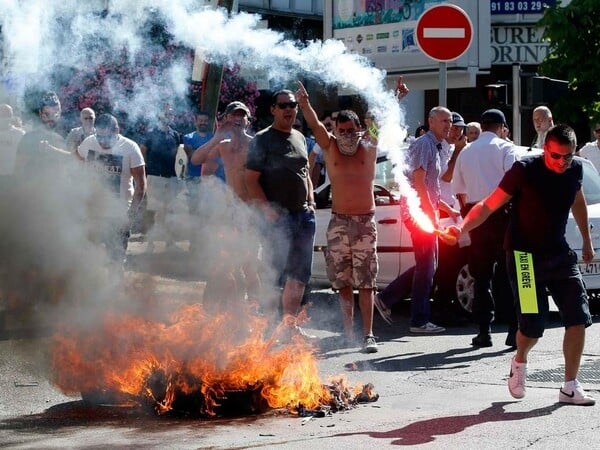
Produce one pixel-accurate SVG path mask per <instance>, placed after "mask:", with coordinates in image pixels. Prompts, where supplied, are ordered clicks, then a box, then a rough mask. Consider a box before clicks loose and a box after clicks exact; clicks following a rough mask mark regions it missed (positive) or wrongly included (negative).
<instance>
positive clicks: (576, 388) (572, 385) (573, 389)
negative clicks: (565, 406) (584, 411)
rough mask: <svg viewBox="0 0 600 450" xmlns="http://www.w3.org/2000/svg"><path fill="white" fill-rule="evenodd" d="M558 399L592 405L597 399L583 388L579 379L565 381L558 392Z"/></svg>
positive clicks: (564, 401) (561, 401)
mask: <svg viewBox="0 0 600 450" xmlns="http://www.w3.org/2000/svg"><path fill="white" fill-rule="evenodd" d="M558 401H559V402H560V403H570V404H572V405H585V406H592V405H594V404H596V400H594V398H593V397H591V396H590V395H588V393H587V392H585V391H584V390H583V388H582V387H581V384H579V381H577V380H573V381H567V382H566V383H563V385H562V387H561V388H560V392H559V394H558Z"/></svg>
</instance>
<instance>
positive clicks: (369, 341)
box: [363, 334, 378, 353]
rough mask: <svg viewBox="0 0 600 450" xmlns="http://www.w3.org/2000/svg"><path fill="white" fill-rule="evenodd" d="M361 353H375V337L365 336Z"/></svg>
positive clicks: (376, 349)
mask: <svg viewBox="0 0 600 450" xmlns="http://www.w3.org/2000/svg"><path fill="white" fill-rule="evenodd" d="M363 351H364V352H365V353H377V351H378V348H377V342H376V341H375V336H373V335H372V334H370V335H368V336H365V341H364V344H363Z"/></svg>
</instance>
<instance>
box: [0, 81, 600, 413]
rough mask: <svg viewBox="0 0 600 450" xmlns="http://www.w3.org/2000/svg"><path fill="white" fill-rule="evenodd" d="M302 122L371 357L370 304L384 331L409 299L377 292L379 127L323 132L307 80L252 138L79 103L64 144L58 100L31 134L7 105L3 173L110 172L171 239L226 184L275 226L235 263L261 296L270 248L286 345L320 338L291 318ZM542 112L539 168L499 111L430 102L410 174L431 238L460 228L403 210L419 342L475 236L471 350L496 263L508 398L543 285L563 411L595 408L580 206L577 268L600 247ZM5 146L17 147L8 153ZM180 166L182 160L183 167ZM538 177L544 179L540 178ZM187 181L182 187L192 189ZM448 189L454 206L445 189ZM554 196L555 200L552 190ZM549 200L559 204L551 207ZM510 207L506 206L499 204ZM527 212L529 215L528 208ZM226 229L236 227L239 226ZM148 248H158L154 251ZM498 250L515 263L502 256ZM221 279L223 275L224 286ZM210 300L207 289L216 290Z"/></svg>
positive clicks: (310, 200)
mask: <svg viewBox="0 0 600 450" xmlns="http://www.w3.org/2000/svg"><path fill="white" fill-rule="evenodd" d="M407 93H408V89H407V88H406V86H405V85H404V84H403V83H402V81H401V79H399V82H398V87H397V89H396V94H397V96H398V98H399V99H400V98H402V97H403V96H404V95H406V94H407ZM299 111H301V112H302V116H303V118H304V120H305V121H306V123H307V125H308V127H309V128H310V129H311V131H312V133H313V135H314V138H311V139H312V140H314V142H312V144H314V147H315V148H318V149H319V151H320V153H321V154H322V156H321V162H322V163H323V164H325V165H326V167H327V177H328V179H329V182H330V184H331V198H332V216H331V219H330V222H329V226H328V229H327V243H328V245H327V251H326V253H325V259H326V262H327V272H328V276H329V279H330V281H331V284H332V287H333V288H334V289H335V290H336V291H337V292H338V293H339V301H340V307H341V308H340V309H341V316H342V326H343V330H344V337H345V338H346V340H347V342H356V341H355V336H354V296H353V293H354V290H358V294H359V295H358V304H359V308H360V314H361V319H362V336H363V339H362V342H361V343H362V349H363V351H364V352H366V353H374V352H377V351H378V345H377V342H376V338H375V336H374V335H373V311H374V307H376V308H377V310H378V311H379V312H380V313H381V315H382V316H383V318H384V319H385V320H386V321H388V322H391V310H390V307H391V305H392V304H393V303H395V302H397V301H398V300H400V297H399V295H396V294H395V293H394V286H395V285H396V284H395V283H392V284H391V285H390V286H388V288H386V289H385V290H384V291H383V292H382V293H380V294H378V295H377V296H374V293H375V291H376V289H377V284H376V278H377V271H378V260H377V230H376V224H375V220H374V213H375V202H374V197H373V192H372V186H373V182H374V178H375V164H376V161H377V152H376V150H375V149H376V147H377V133H376V126H374V125H373V121H374V117H372V116H370V117H369V120H370V121H371V122H370V123H371V125H369V126H368V127H367V128H363V127H362V126H361V121H360V119H359V117H358V115H357V114H356V113H355V112H354V111H352V110H341V111H338V112H337V113H336V116H335V119H334V120H331V119H330V120H331V121H330V123H329V124H327V123H325V121H323V120H319V118H318V115H317V113H316V111H315V110H314V109H313V107H312V106H311V104H310V102H309V94H308V92H307V91H306V89H305V88H304V86H303V85H302V84H301V83H300V82H298V90H297V91H296V92H293V91H290V90H285V89H284V90H280V91H277V92H275V93H274V94H273V96H272V101H271V104H270V112H271V114H272V116H273V121H272V123H271V125H270V126H268V127H267V128H265V129H263V130H260V131H258V132H257V133H256V134H255V135H251V134H249V125H250V121H251V119H252V117H251V112H250V109H249V108H248V107H247V105H245V104H243V103H241V102H239V101H235V102H232V103H230V104H229V105H227V107H226V109H225V111H224V113H223V116H222V118H221V120H220V121H219V124H218V127H217V128H216V130H215V131H214V133H213V132H212V130H210V129H209V128H208V124H209V123H210V119H211V117H210V116H209V115H208V114H207V113H205V112H197V113H196V114H195V126H196V129H195V130H194V131H193V132H191V133H188V134H184V135H182V134H180V133H179V132H178V131H176V130H175V129H174V128H173V126H172V123H173V116H174V112H173V110H172V108H170V107H168V106H167V107H165V108H163V109H162V110H161V111H160V112H159V115H158V121H157V124H156V126H155V127H154V128H152V129H151V130H150V131H149V132H147V133H146V134H145V135H143V136H141V137H140V138H138V139H137V141H138V142H135V141H134V140H132V139H130V138H127V137H125V136H123V135H122V134H121V132H120V131H121V128H120V124H119V123H118V120H117V118H116V117H115V116H113V115H111V114H101V115H100V116H99V117H96V115H95V112H94V111H93V109H91V108H84V109H83V110H82V111H81V113H80V119H81V126H80V127H77V128H74V129H73V130H71V131H70V132H69V134H68V136H67V138H66V139H64V138H63V137H62V136H61V135H60V134H58V133H57V132H56V129H57V123H58V121H59V119H60V115H61V105H60V101H59V99H58V97H57V96H56V94H54V93H47V94H45V95H44V96H43V97H42V99H41V101H40V104H39V124H38V125H37V126H36V127H34V128H33V129H32V130H30V131H27V132H25V131H23V129H21V128H20V127H19V126H18V124H17V125H15V124H14V122H13V117H12V108H11V107H10V106H9V105H6V104H4V105H0V119H2V123H1V124H0V125H1V127H2V129H1V130H0V131H1V133H2V134H1V136H2V145H3V146H4V149H3V156H2V161H3V167H2V173H3V174H4V175H10V174H11V173H13V172H14V173H18V172H19V171H23V170H25V168H27V170H31V169H32V168H35V167H36V165H37V167H40V166H39V165H40V164H45V163H46V162H47V161H60V160H62V158H65V157H73V158H77V159H79V160H81V161H83V162H84V163H86V164H90V165H93V166H94V167H95V168H96V169H98V168H99V169H100V170H102V171H104V172H105V174H108V175H109V177H108V180H110V181H109V184H110V185H111V186H112V187H113V188H114V190H115V193H117V195H118V196H119V197H120V198H122V199H124V200H125V201H126V204H127V209H128V211H129V217H130V218H132V219H133V218H136V217H139V215H140V211H141V210H142V209H143V208H144V207H150V208H153V209H154V210H155V212H156V214H155V220H156V223H158V224H163V225H164V226H165V228H168V227H166V223H167V216H168V214H169V208H168V205H169V203H170V202H171V201H172V200H173V199H174V198H175V197H176V196H177V195H178V193H179V192H180V190H181V189H182V186H185V187H186V188H187V190H188V192H189V195H188V202H189V205H190V211H193V210H194V208H197V207H198V204H197V201H196V200H197V198H198V197H197V194H198V189H199V186H201V183H200V182H199V180H200V178H201V177H203V176H208V175H213V176H216V177H218V178H219V179H221V180H222V181H223V182H224V184H225V186H227V188H228V189H229V191H230V192H231V193H232V195H233V197H234V198H235V200H236V201H238V202H240V203H242V204H245V205H248V206H249V207H250V208H251V209H252V210H254V211H258V212H259V213H260V214H259V216H260V222H261V224H259V225H258V228H259V229H261V230H262V231H263V232H264V231H265V230H267V228H265V226H268V232H267V233H268V239H261V240H260V241H259V242H257V243H256V246H255V248H252V249H250V250H249V253H250V254H251V256H250V258H249V259H247V260H246V263H247V264H242V265H241V267H239V269H240V270H241V271H242V272H243V277H244V279H245V281H246V284H247V286H246V287H247V289H246V292H245V294H244V295H245V298H247V299H248V300H251V301H260V298H259V297H260V296H261V295H262V293H261V290H260V285H261V273H259V272H260V271H259V270H258V269H259V267H260V265H259V263H258V260H259V259H260V258H261V256H260V255H261V254H262V255H263V256H262V258H264V254H265V252H263V251H262V250H264V249H261V247H265V246H267V247H269V250H270V253H269V254H270V255H271V260H270V261H269V263H270V264H271V266H272V267H273V268H275V271H276V276H275V279H276V280H277V282H276V284H277V286H279V287H280V289H281V290H280V296H279V297H277V298H274V299H273V302H272V303H271V304H269V305H267V306H266V307H265V309H264V311H265V312H266V313H268V314H273V316H274V317H277V316H278V313H277V312H276V311H277V309H278V305H277V303H278V304H279V305H280V307H281V310H282V312H283V318H284V320H283V322H282V323H286V324H287V326H288V328H289V333H290V335H292V334H298V335H300V336H302V337H303V338H304V339H313V338H314V336H310V335H309V334H308V333H307V332H306V331H305V330H304V329H302V328H301V327H300V326H299V322H297V321H296V320H295V318H296V317H297V316H298V313H299V311H300V307H301V301H302V298H303V295H304V292H305V289H306V286H307V284H308V282H309V280H310V277H311V266H312V258H313V247H314V235H315V229H316V226H315V207H316V203H315V196H314V189H313V181H312V179H315V177H314V173H312V172H311V167H310V165H309V152H308V145H307V142H310V141H311V139H309V140H307V138H306V137H305V136H304V134H303V133H302V132H300V131H299V130H298V129H297V126H295V125H296V123H297V119H298V117H297V115H298V112H299ZM548 112H549V110H548V109H547V108H545V107H544V108H540V109H538V110H536V112H534V121H536V113H537V114H538V115H540V116H544V117H542V119H545V121H544V120H542V119H540V127H539V130H537V122H535V123H536V130H537V131H538V137H537V139H536V142H535V144H534V146H538V147H540V148H541V149H542V150H541V154H536V155H533V156H531V157H526V158H519V157H518V156H517V155H516V153H515V151H514V149H513V147H512V143H511V142H510V140H509V138H508V134H509V131H508V126H507V123H506V119H505V117H504V114H503V113H502V112H501V111H499V110H496V109H491V110H487V111H485V112H484V113H483V114H482V116H481V123H475V122H473V123H469V124H466V123H465V122H464V121H463V119H462V117H461V115H460V114H458V113H455V112H454V113H453V112H451V111H450V110H448V109H447V108H445V107H443V106H437V107H434V108H433V109H432V110H431V111H430V112H429V115H428V127H427V128H426V129H424V130H423V131H422V133H421V135H420V136H418V137H415V138H414V139H412V140H411V143H410V147H409V148H408V151H407V152H408V154H407V165H406V167H405V175H406V176H407V178H408V180H409V182H410V184H411V185H412V187H413V188H414V190H415V192H416V194H417V197H418V199H419V200H420V207H421V208H422V210H423V211H424V212H425V214H426V215H427V216H428V217H429V219H430V221H431V223H432V224H433V226H434V227H435V228H439V214H440V211H442V212H443V213H444V214H446V215H447V216H448V217H450V218H451V219H452V220H454V221H455V223H456V225H454V226H451V227H450V228H448V229H447V230H446V231H445V232H444V233H441V237H440V238H439V242H438V237H436V235H434V234H432V233H430V232H428V231H425V230H424V229H423V228H421V227H420V226H419V225H418V224H417V223H416V222H415V221H414V220H413V217H412V216H411V211H410V208H409V205H408V204H407V202H403V203H402V208H401V210H402V219H403V221H404V223H405V225H406V226H407V228H408V229H409V230H410V233H411V237H412V240H413V246H414V251H415V260H416V265H415V269H414V272H412V273H411V275H410V276H411V280H410V281H411V283H412V288H411V320H410V321H411V323H410V331H411V332H413V333H439V332H443V331H444V328H443V327H441V326H438V325H435V324H434V323H432V322H431V320H430V296H431V293H432V288H433V282H434V277H436V263H437V254H438V245H448V246H452V245H454V244H455V242H456V240H457V239H458V238H460V237H461V236H462V235H464V234H466V233H467V232H468V234H469V235H470V239H471V246H470V250H469V267H470V269H471V271H472V273H473V276H474V279H475V299H474V318H475V320H476V322H477V323H478V325H479V328H480V330H479V334H478V335H477V336H476V337H474V338H473V340H472V345H474V346H476V347H489V346H491V345H492V341H491V324H492V322H493V319H494V309H495V307H496V305H495V304H494V298H493V296H492V294H491V281H492V277H493V275H494V271H495V270H496V268H497V267H503V268H505V270H506V273H507V274H508V275H507V278H508V279H509V280H510V283H511V286H512V294H513V295H514V299H513V300H510V301H508V302H509V303H510V307H509V308H508V309H509V316H510V317H511V321H510V328H509V333H508V336H507V340H506V344H507V345H508V346H509V347H513V348H516V350H517V353H516V355H515V357H514V358H513V360H512V364H511V374H510V377H509V389H510V393H511V394H512V395H513V396H514V397H516V398H521V397H523V396H524V395H525V377H526V364H527V355H528V353H529V350H530V349H531V348H532V347H533V346H534V345H535V343H536V341H537V339H538V338H539V337H541V335H542V333H543V329H544V319H545V315H546V314H547V310H548V300H547V296H546V295H545V289H546V288H548V289H549V290H550V292H551V293H552V296H553V298H554V301H555V302H556V303H557V304H558V306H559V309H560V310H561V312H562V313H563V317H564V318H565V326H566V333H565V349H564V351H565V361H566V368H565V384H564V385H563V386H562V387H561V390H560V401H562V402H567V403H577V404H593V403H594V400H593V399H592V398H591V397H590V396H589V395H588V394H587V393H586V392H585V391H584V390H583V388H582V387H581V385H580V384H579V383H578V381H577V379H576V376H577V372H578V368H579V361H580V358H581V353H582V350H583V341H584V335H585V328H586V327H587V326H589V325H591V317H590V314H589V306H588V303H587V296H586V293H585V289H584V286H583V282H582V280H581V275H580V274H579V273H578V269H577V265H576V263H577V258H576V257H575V256H573V252H572V250H571V249H570V248H569V247H568V244H567V243H566V240H565V237H564V231H565V230H564V221H565V220H566V214H568V211H569V210H570V209H572V211H573V214H574V215H575V219H576V220H577V223H578V225H579V227H580V231H581V234H582V237H583V242H584V246H583V255H582V258H583V260H584V261H590V260H591V259H592V257H593V254H594V249H593V247H592V246H591V238H590V230H589V227H588V226H587V210H586V205H585V198H584V196H583V192H582V190H581V183H582V166H581V163H580V162H578V161H577V160H576V159H574V158H573V156H574V154H575V149H576V138H575V134H574V132H573V130H572V129H571V128H570V127H568V126H565V125H557V126H554V124H553V123H552V119H551V115H550V116H549V120H548ZM542 124H543V126H542ZM596 131H597V130H596ZM138 144H139V145H138ZM7 148H9V149H11V150H10V151H9V152H7ZM182 151H183V153H182ZM9 153H10V156H7V155H8V154H9ZM40 156H42V157H40ZM179 159H184V160H186V161H187V163H181V164H180V163H179ZM313 160H314V159H313ZM178 167H179V169H178ZM184 169H185V170H184ZM530 177H534V178H536V180H538V181H539V182H536V183H531V182H530V181H529V179H530ZM181 178H185V179H186V183H184V184H183V185H182V183H181ZM444 183H446V185H445V188H446V189H447V192H446V194H447V195H445V194H444V192H443V191H442V187H443V186H444ZM549 186H552V189H548V187H549ZM147 192H148V194H149V195H146V194H147ZM146 197H148V201H146ZM549 197H550V198H551V199H552V201H551V202H548V201H547V199H548V198H549ZM403 199H406V197H403ZM152 202H155V203H154V204H152ZM508 204H510V205H511V207H510V208H505V206H506V205H508ZM532 209H534V210H535V211H536V213H535V214H532V213H531V210H532ZM538 217H544V218H545V220H544V223H546V224H547V225H548V224H550V225H549V226H547V227H546V231H547V232H546V233H540V230H539V229H538V227H536V226H535V223H537V222H536V221H537V220H538V219H537V218H538ZM231 220H232V221H235V219H234V218H233V217H232V218H231ZM257 222H259V221H258V220H257ZM115 228H116V231H114V232H113V233H111V236H110V238H109V239H106V241H105V244H106V248H107V250H108V252H109V253H110V254H111V256H112V257H113V258H114V260H115V261H119V262H120V263H123V262H124V261H125V257H126V251H127V243H128V239H129V236H130V230H131V221H128V222H127V223H125V224H123V223H121V225H118V226H116V227H114V228H113V230H115ZM238 229H239V226H238ZM166 236H167V237H166V239H165V240H166V244H167V246H172V245H174V242H175V240H176V239H177V236H176V235H175V234H173V233H171V232H169V231H168V232H167V234H166ZM505 236H506V238H505ZM503 241H504V246H503V243H502V242H503ZM152 246H153V243H152V242H149V248H152ZM505 251H507V252H508V253H507V254H508V255H509V256H508V257H507V258H506V259H505V257H504V252H505ZM513 252H514V254H515V255H517V253H518V254H519V256H518V257H519V258H521V260H520V261H528V262H529V263H530V264H532V265H533V266H534V267H535V271H534V273H535V278H536V282H537V283H536V290H535V292H533V294H532V295H533V298H534V300H533V303H534V304H535V308H533V309H535V313H531V311H530V309H528V308H530V307H531V297H530V298H529V303H526V301H525V300H524V299H523V298H519V295H522V289H521V288H522V286H519V285H518V282H517V280H518V279H519V274H520V273H521V272H520V271H521V270H522V264H520V263H519V262H517V263H515V259H516V258H517V256H513V255H512V254H513ZM235 270H237V268H236V269H235ZM235 270H234V271H235ZM532 271H533V269H532ZM226 272H227V271H226ZM228 275H231V273H228ZM438 277H439V274H438ZM438 281H439V280H438ZM211 282H213V283H215V281H214V280H213V281H211ZM209 284H210V282H209ZM227 284H228V279H227V278H225V282H224V283H223V285H224V286H225V285H227ZM520 289H521V290H520ZM207 292H208V293H210V289H207ZM276 302H277V303H276ZM525 305H526V306H527V307H525ZM513 307H514V309H513ZM512 319H514V320H512ZM517 319H518V326H517ZM517 329H518V331H517Z"/></svg>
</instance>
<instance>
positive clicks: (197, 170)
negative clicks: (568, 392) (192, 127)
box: [183, 131, 213, 178]
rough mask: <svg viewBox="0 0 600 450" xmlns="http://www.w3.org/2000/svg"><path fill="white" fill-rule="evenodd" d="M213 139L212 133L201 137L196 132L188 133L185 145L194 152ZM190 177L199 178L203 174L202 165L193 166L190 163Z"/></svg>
mask: <svg viewBox="0 0 600 450" xmlns="http://www.w3.org/2000/svg"><path fill="white" fill-rule="evenodd" d="M212 137H213V134H212V133H208V134H207V135H206V136H200V135H199V134H198V133H197V132H196V131H193V132H192V133H188V134H186V135H184V136H183V145H186V146H190V147H191V148H192V149H193V150H196V149H197V148H198V147H200V146H202V145H204V144H206V143H207V142H208V141H209V140H210V138H212ZM187 171H188V177H190V178H193V177H199V176H200V175H201V173H202V164H192V163H191V162H188V168H187Z"/></svg>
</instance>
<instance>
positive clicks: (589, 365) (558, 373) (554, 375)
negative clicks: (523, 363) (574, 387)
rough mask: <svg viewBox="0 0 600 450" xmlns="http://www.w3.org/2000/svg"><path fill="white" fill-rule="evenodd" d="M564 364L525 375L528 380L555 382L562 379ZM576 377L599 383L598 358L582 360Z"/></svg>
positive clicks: (583, 381) (583, 380)
mask: <svg viewBox="0 0 600 450" xmlns="http://www.w3.org/2000/svg"><path fill="white" fill-rule="evenodd" d="M564 373H565V367H564V365H561V366H559V367H557V368H555V369H545V370H538V371H535V372H533V373H531V374H528V375H527V380H528V381H540V382H556V383H560V382H562V381H563V378H564ZM577 379H578V380H579V381H580V382H582V383H600V360H596V361H588V362H583V363H582V364H581V367H580V368H579V374H578V375H577Z"/></svg>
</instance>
